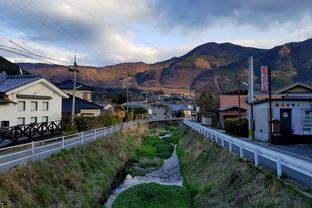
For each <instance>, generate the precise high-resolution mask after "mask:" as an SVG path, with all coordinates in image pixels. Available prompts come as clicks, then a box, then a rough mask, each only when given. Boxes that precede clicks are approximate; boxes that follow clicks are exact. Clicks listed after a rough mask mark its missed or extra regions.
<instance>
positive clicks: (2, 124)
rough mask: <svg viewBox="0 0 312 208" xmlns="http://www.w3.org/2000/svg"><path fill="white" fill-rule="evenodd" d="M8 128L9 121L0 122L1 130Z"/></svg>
mask: <svg viewBox="0 0 312 208" xmlns="http://www.w3.org/2000/svg"><path fill="white" fill-rule="evenodd" d="M9 126H10V121H1V127H2V128H5V127H9Z"/></svg>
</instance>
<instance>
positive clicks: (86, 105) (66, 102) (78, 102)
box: [62, 95, 103, 113]
mask: <svg viewBox="0 0 312 208" xmlns="http://www.w3.org/2000/svg"><path fill="white" fill-rule="evenodd" d="M72 100H73V96H71V95H69V98H67V99H63V100H62V112H63V113H71V112H72V102H73V101H72ZM80 109H103V107H102V106H100V105H98V104H95V103H91V102H89V101H86V100H84V99H81V98H79V97H75V113H80Z"/></svg>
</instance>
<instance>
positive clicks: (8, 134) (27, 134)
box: [0, 121, 63, 144]
mask: <svg viewBox="0 0 312 208" xmlns="http://www.w3.org/2000/svg"><path fill="white" fill-rule="evenodd" d="M62 124H63V123H62V121H50V122H42V123H32V124H28V125H19V126H12V127H5V128H0V144H1V143H2V142H3V141H4V140H10V141H11V142H13V143H16V142H18V141H19V140H20V139H23V140H24V139H25V138H27V139H35V138H38V137H43V136H51V135H56V134H60V133H61V132H62Z"/></svg>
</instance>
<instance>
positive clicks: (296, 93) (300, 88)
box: [274, 82, 312, 98]
mask: <svg viewBox="0 0 312 208" xmlns="http://www.w3.org/2000/svg"><path fill="white" fill-rule="evenodd" d="M274 94H276V95H280V96H281V97H284V98H291V97H297V98H298V97H301V98H308V97H309V98H312V86H311V85H309V84H306V83H303V82H295V83H293V84H290V85H288V86H286V87H284V88H282V89H280V90H277V91H276V92H275V93H274Z"/></svg>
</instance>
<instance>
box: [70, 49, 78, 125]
mask: <svg viewBox="0 0 312 208" xmlns="http://www.w3.org/2000/svg"><path fill="white" fill-rule="evenodd" d="M69 71H73V72H74V86H73V99H72V112H71V125H72V126H73V125H74V124H75V94H76V82H77V72H78V73H79V71H78V70H77V62H76V55H75V60H74V68H73V69H69Z"/></svg>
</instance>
